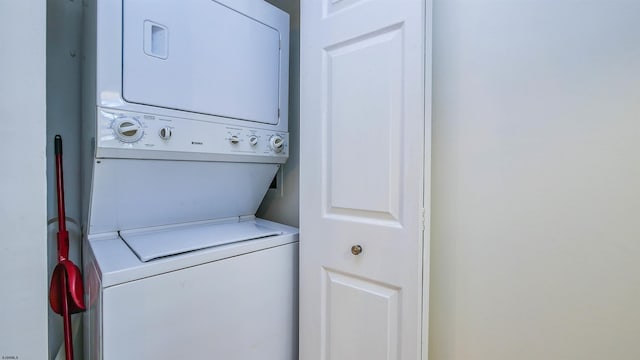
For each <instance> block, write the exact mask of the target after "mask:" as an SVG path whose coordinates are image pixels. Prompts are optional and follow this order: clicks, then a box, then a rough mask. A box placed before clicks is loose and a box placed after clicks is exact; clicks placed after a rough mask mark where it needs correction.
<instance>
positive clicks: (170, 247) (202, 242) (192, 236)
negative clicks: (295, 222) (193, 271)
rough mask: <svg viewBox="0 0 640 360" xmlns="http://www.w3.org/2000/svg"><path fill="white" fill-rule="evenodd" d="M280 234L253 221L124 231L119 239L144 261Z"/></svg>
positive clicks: (280, 233)
mask: <svg viewBox="0 0 640 360" xmlns="http://www.w3.org/2000/svg"><path fill="white" fill-rule="evenodd" d="M282 234H283V232H282V231H279V230H274V229H271V228H268V227H266V226H263V225H259V224H257V223H256V222H255V221H239V222H232V223H228V222H227V223H208V224H196V225H188V226H176V227H171V228H165V229H159V230H148V231H141V230H128V231H121V232H120V237H121V238H122V240H124V242H126V243H127V245H128V246H129V247H130V248H131V250H133V252H134V253H135V254H136V255H137V256H138V258H139V259H140V260H141V261H143V262H147V261H151V260H154V259H158V258H161V257H165V256H171V255H177V254H182V253H186V252H190V251H196V250H200V249H205V248H211V247H215V246H220V245H225V244H230V243H235V242H239V241H246V240H253V239H259V238H265V237H269V236H276V235H282Z"/></svg>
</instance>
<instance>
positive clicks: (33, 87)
mask: <svg viewBox="0 0 640 360" xmlns="http://www.w3.org/2000/svg"><path fill="white" fill-rule="evenodd" d="M45 42H46V1H45V0H31V1H9V0H0V119H1V123H2V141H0V154H2V155H1V156H0V158H1V159H2V160H0V164H1V165H0V169H1V170H0V171H1V172H0V229H2V230H1V231H2V235H0V279H1V280H0V285H1V287H0V292H1V295H0V296H1V297H2V300H1V301H0V304H1V306H0V358H5V357H6V358H11V356H15V357H16V359H17V358H19V359H20V360H32V359H33V360H40V359H46V358H47V308H48V298H47V295H48V294H47V292H48V283H49V279H48V278H47V227H46V221H47V218H46V216H47V213H46V210H47V203H46V201H47V198H46V196H47V194H46V182H45V126H46V124H45V116H46V113H45V112H46V105H45V81H46V79H45V76H46V74H45V61H46V58H45V51H46V47H45V46H46V45H45Z"/></svg>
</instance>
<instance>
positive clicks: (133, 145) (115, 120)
mask: <svg viewBox="0 0 640 360" xmlns="http://www.w3.org/2000/svg"><path fill="white" fill-rule="evenodd" d="M98 117H99V119H98V130H97V131H98V134H97V139H98V141H97V153H96V156H97V157H111V156H115V157H128V156H127V154H133V153H123V152H122V151H123V150H126V151H129V150H146V151H158V152H164V153H165V155H162V156H161V155H159V156H154V155H153V153H146V154H151V155H150V156H148V157H149V158H180V159H187V160H188V159H190V156H189V154H200V155H199V156H198V157H197V159H196V160H199V159H204V160H206V159H207V157H206V156H205V158H203V154H209V155H223V158H224V156H236V155H247V156H251V157H252V158H254V159H255V157H256V156H257V157H260V158H264V161H268V162H284V161H285V160H286V158H287V157H288V156H289V134H288V133H287V132H281V131H271V130H265V129H256V128H251V127H239V126H232V125H225V124H218V123H212V122H206V121H198V120H190V119H183V118H174V117H167V116H161V115H150V114H141V113H132V112H125V111H116V110H105V109H99V111H98ZM167 152H172V153H173V152H175V153H181V154H182V155H175V154H174V155H171V154H169V155H167V154H168V153H167ZM132 157H136V158H140V157H146V156H144V155H140V153H136V154H134V155H132ZM215 158H216V157H215V156H214V157H213V160H215ZM266 158H276V160H273V159H272V160H267V159H266ZM247 161H249V160H247ZM253 161H261V160H259V159H258V160H253Z"/></svg>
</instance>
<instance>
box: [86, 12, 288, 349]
mask: <svg viewBox="0 0 640 360" xmlns="http://www.w3.org/2000/svg"><path fill="white" fill-rule="evenodd" d="M86 6H87V7H86V9H85V22H86V23H85V46H84V48H85V56H86V59H85V63H84V81H85V83H84V88H83V89H84V91H83V96H84V101H83V104H84V107H83V117H84V121H83V161H84V170H83V173H84V183H83V184H84V190H83V200H84V202H83V204H84V211H83V212H84V219H83V227H84V233H85V240H84V243H83V254H84V256H83V258H84V259H83V263H84V272H85V274H84V276H85V282H86V286H85V287H86V289H87V298H86V302H87V304H88V307H89V308H88V311H87V313H86V314H85V317H84V319H85V323H84V330H85V331H84V337H85V341H84V344H85V349H84V353H85V359H106V360H111V359H114V360H115V359H117V360H125V359H136V360H141V359H175V358H181V359H225V360H232V359H237V360H250V359H261V360H265V359H266V360H270V359H272V360H287V359H294V358H296V357H297V241H298V233H297V229H295V228H292V227H288V226H285V225H281V224H276V223H273V222H269V221H265V220H262V219H257V218H255V216H254V215H255V212H256V210H257V208H258V206H259V204H260V202H261V201H262V198H263V197H264V195H265V193H266V191H267V189H268V188H269V184H271V182H272V181H273V179H274V177H275V176H276V174H277V172H278V170H279V168H280V166H282V164H284V163H285V162H286V160H287V158H288V154H289V134H288V124H287V98H288V56H289V54H288V46H289V45H288V44H289V38H288V35H289V17H288V15H287V14H286V13H284V12H282V11H280V10H278V9H276V8H275V7H273V6H271V5H269V4H267V3H266V2H263V1H256V0H165V1H161V2H158V1H153V0H121V1H112V0H92V1H89V2H87V4H86Z"/></svg>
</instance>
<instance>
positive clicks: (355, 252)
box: [351, 245, 362, 255]
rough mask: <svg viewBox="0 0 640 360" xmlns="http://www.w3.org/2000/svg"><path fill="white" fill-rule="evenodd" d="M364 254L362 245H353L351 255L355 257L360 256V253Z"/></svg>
mask: <svg viewBox="0 0 640 360" xmlns="http://www.w3.org/2000/svg"><path fill="white" fill-rule="evenodd" d="M361 252H362V246H360V245H353V246H352V247H351V253H352V254H353V255H360V253H361Z"/></svg>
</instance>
